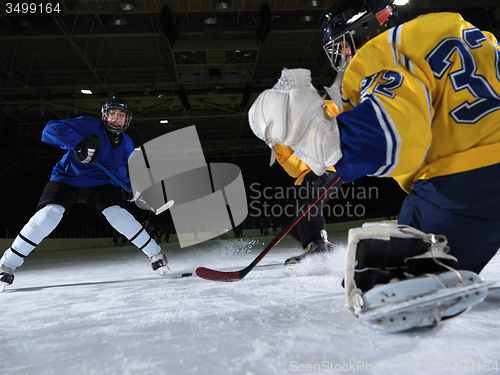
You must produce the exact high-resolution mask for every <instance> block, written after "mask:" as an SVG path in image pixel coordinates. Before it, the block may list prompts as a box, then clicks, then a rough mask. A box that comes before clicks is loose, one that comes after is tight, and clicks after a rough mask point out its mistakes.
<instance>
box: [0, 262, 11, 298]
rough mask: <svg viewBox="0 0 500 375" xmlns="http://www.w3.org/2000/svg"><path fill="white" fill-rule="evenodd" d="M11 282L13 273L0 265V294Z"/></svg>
mask: <svg viewBox="0 0 500 375" xmlns="http://www.w3.org/2000/svg"><path fill="white" fill-rule="evenodd" d="M13 282H14V271H13V270H12V269H10V268H9V267H6V266H4V265H0V292H3V290H4V289H5V288H6V287H8V286H9V285H12V283H13Z"/></svg>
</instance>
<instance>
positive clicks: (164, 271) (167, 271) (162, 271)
mask: <svg viewBox="0 0 500 375" xmlns="http://www.w3.org/2000/svg"><path fill="white" fill-rule="evenodd" d="M156 272H158V275H160V276H168V275H170V272H172V271H170V268H169V267H168V265H166V266H163V267H160V268H158V269H157V270H156Z"/></svg>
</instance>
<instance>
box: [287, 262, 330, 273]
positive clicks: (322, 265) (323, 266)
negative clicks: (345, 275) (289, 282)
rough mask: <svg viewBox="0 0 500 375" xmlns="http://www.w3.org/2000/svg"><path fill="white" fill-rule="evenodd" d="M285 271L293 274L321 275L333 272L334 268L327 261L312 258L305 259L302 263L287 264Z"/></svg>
mask: <svg viewBox="0 0 500 375" xmlns="http://www.w3.org/2000/svg"><path fill="white" fill-rule="evenodd" d="M283 272H284V273H285V274H286V275H293V276H320V275H327V274H329V273H331V272H332V269H331V267H330V265H329V264H328V262H326V261H317V260H314V259H310V260H303V261H302V262H300V263H293V264H288V265H285V269H284V270H283Z"/></svg>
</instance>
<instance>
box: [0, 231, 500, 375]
mask: <svg viewBox="0 0 500 375" xmlns="http://www.w3.org/2000/svg"><path fill="white" fill-rule="evenodd" d="M271 239H272V238H271V237H261V238H257V239H243V240H213V241H209V242H207V243H204V244H200V245H198V246H196V247H192V248H191V247H188V248H185V249H180V248H179V247H178V245H176V244H162V247H163V248H164V250H165V252H166V254H167V257H168V258H169V260H170V266H171V268H172V271H173V272H174V273H182V272H193V274H194V271H195V269H196V268H197V267H198V266H205V267H209V268H213V269H217V270H227V271H236V270H240V269H242V268H244V267H246V266H247V265H249V264H250V263H251V262H252V261H253V260H254V259H255V257H256V256H257V255H258V254H259V252H260V251H262V250H263V249H264V247H265V245H266V244H267V243H268V242H269V241H270V240H271ZM330 239H333V240H334V242H336V243H339V244H340V246H339V249H338V251H337V252H336V253H335V254H334V255H332V257H331V258H330V260H329V266H330V268H331V271H330V273H328V274H323V275H316V276H287V275H285V274H284V273H283V267H282V266H281V265H273V264H278V263H282V262H283V261H284V260H285V259H286V258H288V257H290V256H294V255H298V254H300V252H301V250H300V249H299V247H298V246H297V244H296V243H295V242H293V240H291V239H285V240H284V241H282V242H281V243H280V244H279V245H278V247H277V248H275V249H273V250H272V251H271V252H270V253H269V254H268V255H267V256H266V257H265V258H264V259H263V260H262V261H261V263H260V265H263V266H262V267H257V268H255V269H254V270H253V271H252V272H250V273H249V274H248V275H247V276H246V277H245V278H244V279H243V280H241V281H238V282H234V283H218V282H213V281H207V280H203V279H200V278H198V277H196V276H195V275H194V276H192V277H188V278H177V279H162V278H160V277H159V276H157V275H156V274H155V273H154V272H153V271H152V270H151V268H150V264H149V260H148V258H147V257H146V256H145V255H144V254H143V253H142V252H140V251H139V250H138V249H136V248H134V247H132V246H129V247H122V248H120V247H115V248H112V247H111V248H103V249H89V250H71V251H49V252H34V253H32V254H31V255H30V256H29V257H28V258H26V261H25V264H24V265H23V266H22V267H20V268H19V269H18V270H16V273H15V281H14V284H13V285H12V286H11V287H10V288H8V289H6V290H5V292H3V293H1V294H0V306H1V309H0V374H2V375H3V374H36V375H39V374H58V375H60V374H72V375H75V374H120V375H123V374H140V375H147V374H242V375H250V374H254V375H262V374H264V375H266V374H299V373H328V374H358V373H370V374H378V373H380V374H403V373H407V374H445V373H469V374H480V373H498V372H500V368H499V367H500V354H499V353H500V340H498V337H499V334H500V320H499V319H498V316H499V315H498V314H499V306H500V305H499V302H500V293H499V289H498V288H494V289H492V290H490V293H489V296H488V298H487V299H486V301H485V302H484V303H482V304H480V305H478V306H476V307H475V308H473V309H472V311H470V312H469V313H467V314H465V315H463V316H460V317H458V318H456V319H454V320H451V321H449V322H447V323H445V324H442V325H441V326H439V327H438V328H435V329H427V328H425V329H419V330H415V331H411V332H405V333H398V334H387V335H383V334H377V333H374V332H372V331H370V330H368V329H367V328H364V327H362V326H360V325H356V324H355V323H354V322H353V321H352V320H351V318H350V316H349V314H348V311H347V308H346V305H345V299H344V291H343V289H342V287H341V286H340V282H341V280H342V277H343V269H344V262H345V241H346V233H338V234H333V235H332V234H330ZM499 271H500V255H497V257H495V258H494V259H493V260H492V261H491V262H490V264H489V265H488V266H487V267H486V269H485V270H484V271H483V272H482V274H481V276H482V277H483V278H484V279H486V280H490V281H496V280H497V279H498V275H499V274H500V272H499ZM134 279H139V280H136V281H123V282H114V281H120V280H134ZM106 281H109V283H106ZM111 281H113V282H111ZM94 282H95V283H94ZM97 282H102V283H97ZM86 283H87V284H86ZM78 284H81V285H78ZM495 362H496V368H497V370H496V371H494V370H493V369H491V368H490V370H489V371H487V369H488V366H491V367H492V366H494V365H495ZM485 365H486V368H485ZM460 369H462V371H460Z"/></svg>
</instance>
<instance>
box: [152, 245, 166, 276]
mask: <svg viewBox="0 0 500 375" xmlns="http://www.w3.org/2000/svg"><path fill="white" fill-rule="evenodd" d="M151 268H153V271H156V272H158V275H160V276H166V275H168V274H169V273H170V268H169V267H168V260H167V257H166V256H165V254H163V251H160V252H159V253H158V254H156V255H153V256H152V257H151Z"/></svg>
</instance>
